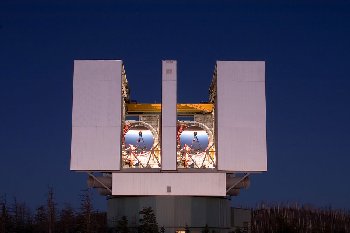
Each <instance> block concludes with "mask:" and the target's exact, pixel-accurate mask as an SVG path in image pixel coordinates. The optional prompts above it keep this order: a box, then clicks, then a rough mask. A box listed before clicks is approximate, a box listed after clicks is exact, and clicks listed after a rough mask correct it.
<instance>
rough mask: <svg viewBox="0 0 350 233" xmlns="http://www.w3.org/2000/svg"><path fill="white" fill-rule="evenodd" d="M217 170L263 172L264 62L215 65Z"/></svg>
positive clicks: (235, 62) (264, 166)
mask: <svg viewBox="0 0 350 233" xmlns="http://www.w3.org/2000/svg"><path fill="white" fill-rule="evenodd" d="M216 111H217V112H216V113H217V117H216V123H217V140H218V142H217V153H218V170H224V171H242V172H249V171H250V172H254V171H266V170H267V152H266V103H265V62H263V61H218V62H217V102H216Z"/></svg>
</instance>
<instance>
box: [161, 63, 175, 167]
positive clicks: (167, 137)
mask: <svg viewBox="0 0 350 233" xmlns="http://www.w3.org/2000/svg"><path fill="white" fill-rule="evenodd" d="M176 65H177V63H176V61H172V60H166V61H162V136H161V139H162V140H161V146H162V147H161V148H162V151H161V155H162V167H161V169H162V170H176V120H177V114H176V103H177V93H176V90H177V89H176V85H177V83H176V80H177V70H176V68H177V67H176Z"/></svg>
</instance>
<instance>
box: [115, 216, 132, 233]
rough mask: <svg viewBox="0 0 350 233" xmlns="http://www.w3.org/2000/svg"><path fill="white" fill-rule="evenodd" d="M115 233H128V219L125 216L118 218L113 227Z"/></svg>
mask: <svg viewBox="0 0 350 233" xmlns="http://www.w3.org/2000/svg"><path fill="white" fill-rule="evenodd" d="M115 229H116V231H117V233H129V232H130V230H129V228H128V219H127V218H126V216H123V217H122V218H121V219H120V220H118V222H117V225H116V227H115Z"/></svg>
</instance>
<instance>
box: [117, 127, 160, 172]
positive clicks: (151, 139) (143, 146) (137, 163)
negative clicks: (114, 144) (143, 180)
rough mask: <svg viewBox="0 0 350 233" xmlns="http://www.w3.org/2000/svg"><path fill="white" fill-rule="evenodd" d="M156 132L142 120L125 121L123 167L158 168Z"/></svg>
mask: <svg viewBox="0 0 350 233" xmlns="http://www.w3.org/2000/svg"><path fill="white" fill-rule="evenodd" d="M160 162H161V161H160V150H159V143H158V133H157V132H156V130H155V129H153V127H152V126H151V125H149V124H147V123H145V122H142V121H125V124H124V130H123V141H122V167H123V168H159V167H160Z"/></svg>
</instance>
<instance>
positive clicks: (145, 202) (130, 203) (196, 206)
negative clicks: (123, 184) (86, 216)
mask: <svg viewBox="0 0 350 233" xmlns="http://www.w3.org/2000/svg"><path fill="white" fill-rule="evenodd" d="M107 203H108V207H107V208H108V209H107V219H108V225H109V227H111V228H112V227H115V225H116V222H117V221H118V220H120V219H121V217H122V216H126V217H127V219H128V225H129V227H130V228H132V229H135V230H137V226H138V223H139V219H140V215H139V211H140V210H142V209H143V208H144V207H152V209H153V210H154V213H155V214H156V217H157V222H158V226H159V227H162V226H164V228H165V232H167V233H170V232H171V233H174V232H177V231H180V232H181V231H183V232H184V230H185V227H186V225H187V226H188V227H189V228H190V230H191V232H192V233H196V232H198V233H199V232H202V230H203V229H204V227H205V225H208V227H209V229H210V232H216V233H219V232H220V233H226V232H229V231H230V229H231V209H230V203H229V200H228V199H226V198H222V197H193V196H112V197H109V198H108V200H107Z"/></svg>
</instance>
